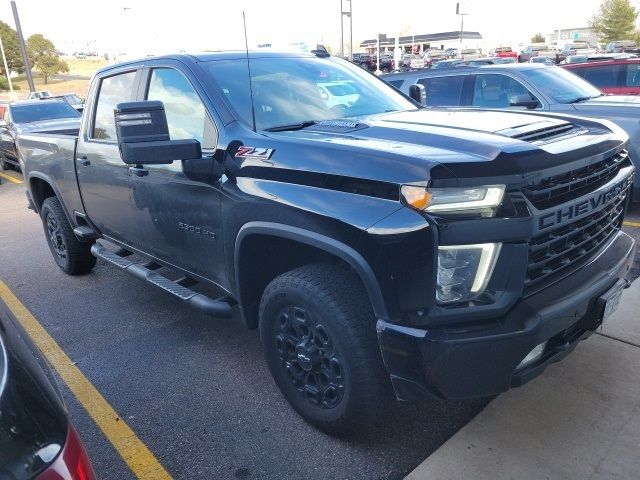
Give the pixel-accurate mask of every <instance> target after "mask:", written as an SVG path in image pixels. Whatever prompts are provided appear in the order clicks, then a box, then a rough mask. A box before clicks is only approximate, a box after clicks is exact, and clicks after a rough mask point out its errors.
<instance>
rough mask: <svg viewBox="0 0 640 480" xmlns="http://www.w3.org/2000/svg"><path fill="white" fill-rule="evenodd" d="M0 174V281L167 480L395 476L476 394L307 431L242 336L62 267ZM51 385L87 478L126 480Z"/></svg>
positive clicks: (448, 428) (252, 334)
mask: <svg viewBox="0 0 640 480" xmlns="http://www.w3.org/2000/svg"><path fill="white" fill-rule="evenodd" d="M6 175H9V176H11V177H12V178H15V179H17V180H18V181H19V180H20V179H21V176H20V175H19V174H18V173H16V172H13V171H10V172H7V174H6ZM0 180H2V184H1V185H0V205H2V208H1V209H0V279H1V280H2V281H4V283H6V285H7V286H8V287H9V288H10V289H11V291H12V292H13V293H14V294H15V295H16V296H17V297H18V298H19V300H20V301H21V302H22V303H23V304H24V305H25V306H26V307H27V308H28V309H29V310H30V312H31V313H32V314H33V315H34V316H35V318H36V319H37V320H38V322H39V323H40V324H41V325H42V326H43V327H44V328H45V329H46V330H47V331H48V332H49V334H50V335H51V336H52V337H53V338H54V339H55V340H56V341H57V343H58V344H59V345H60V347H61V348H62V349H63V350H64V351H65V352H66V354H67V355H68V356H69V357H70V358H71V359H72V360H73V362H75V363H76V364H77V366H78V367H79V368H80V370H81V371H82V373H83V374H84V375H85V376H86V377H87V378H88V379H89V380H90V381H91V383H92V384H93V385H94V386H95V387H96V388H97V390H98V391H99V392H100V393H101V394H102V395H103V396H104V398H105V399H106V401H107V402H109V404H110V405H111V406H112V407H113V408H114V409H115V410H116V412H118V414H119V415H120V418H121V419H122V420H123V421H125V422H126V423H127V424H128V425H129V426H130V427H131V429H132V430H133V431H134V432H135V433H136V435H137V436H138V437H139V438H140V440H141V441H142V442H143V443H144V444H146V445H147V447H148V448H149V449H150V450H151V452H152V453H153V454H154V455H155V457H156V458H157V459H158V461H159V462H160V463H161V464H162V465H163V466H164V468H165V469H166V470H167V471H168V472H169V474H170V475H172V476H173V477H175V478H216V479H218V478H220V479H224V478H230V479H234V478H240V479H250V478H261V479H270V478H273V479H282V478H297V479H305V478H316V479H317V478H335V479H362V478H367V479H397V478H403V477H404V476H405V475H406V474H407V473H409V472H410V471H411V470H412V469H414V468H415V467H416V466H417V465H418V464H420V463H421V462H422V461H423V460H424V459H425V458H426V457H427V456H428V455H429V454H430V453H431V452H433V451H434V450H436V449H437V448H438V447H439V446H440V445H441V444H442V443H444V442H445V441H446V440H447V439H448V438H449V437H450V436H451V435H453V434H454V433H455V432H456V431H457V430H458V429H459V428H461V427H462V426H463V425H465V424H466V423H467V422H468V421H469V420H470V419H471V418H473V416H475V415H476V414H477V413H478V412H479V411H480V410H481V409H482V408H483V407H484V405H485V404H486V403H487V402H486V401H475V402H467V403H444V402H443V403H430V404H424V405H417V406H416V405H407V406H399V405H398V407H397V408H396V409H395V410H394V411H391V412H389V414H388V415H386V416H385V417H384V418H381V419H380V423H379V425H377V426H376V427H375V428H374V429H373V430H372V431H371V432H368V433H366V434H363V435H362V436H361V437H359V438H356V439H351V440H348V441H346V440H337V439H334V438H331V437H328V436H326V435H324V434H321V433H319V432H317V431H316V430H314V429H313V428H311V427H309V426H308V425H307V424H306V423H304V421H302V420H301V419H300V417H299V416H298V415H297V414H296V413H295V412H294V411H293V410H292V409H291V408H290V407H289V404H288V403H287V402H286V401H285V400H284V398H283V397H282V396H281V394H280V392H279V390H278V389H277V387H276V386H275V384H274V383H273V381H272V379H271V376H270V374H269V372H268V370H267V368H266V365H265V363H264V362H263V357H262V352H261V347H260V341H259V337H258V333H257V332H256V331H247V330H246V329H245V328H244V326H243V325H241V323H240V321H239V319H233V320H221V319H212V318H209V317H206V316H203V315H201V314H199V313H197V312H194V311H193V310H191V309H189V308H186V307H185V306H184V305H182V304H181V303H180V302H179V301H178V300H174V299H173V298H172V297H171V296H169V295H167V294H165V293H163V292H161V291H160V290H158V289H156V288H154V287H152V286H148V285H145V284H144V283H143V282H140V281H139V280H136V279H134V278H131V277H129V276H128V275H126V274H124V273H121V272H119V271H116V270H115V269H114V268H112V267H110V266H108V265H105V264H104V263H101V262H98V265H97V266H96V268H95V269H94V270H93V272H92V273H91V274H89V275H85V276H81V277H70V276H67V275H65V274H63V273H62V272H61V271H60V270H59V269H58V267H57V266H56V264H55V263H54V261H53V259H52V258H51V254H50V252H49V250H48V248H47V245H46V242H45V238H44V235H43V232H42V226H41V223H40V221H39V218H38V216H37V215H35V214H34V213H33V212H32V211H31V210H27V208H26V199H25V196H24V185H23V184H20V183H12V182H9V181H7V180H6V179H5V178H1V179H0ZM61 383H62V382H61ZM62 390H63V393H64V396H65V400H66V402H67V405H68V408H69V412H70V416H71V418H72V421H73V422H74V424H75V426H76V428H77V429H78V431H79V432H80V435H81V437H82V439H83V441H84V443H85V445H86V446H87V449H88V453H89V456H90V457H91V460H92V462H93V466H94V468H95V470H96V474H97V475H98V478H104V479H107V478H109V479H115V478H117V479H123V480H124V479H127V478H135V477H134V476H133V474H132V473H131V471H130V470H129V469H128V467H127V465H126V464H125V463H124V462H123V460H122V459H121V458H120V456H119V455H118V454H117V452H116V450H115V449H114V448H113V446H112V445H111V444H110V443H109V441H108V440H107V438H106V437H105V436H104V435H103V434H102V432H101V431H100V430H99V429H98V427H97V426H96V424H95V423H94V422H93V420H92V419H91V418H90V417H89V416H88V415H87V413H86V411H85V410H84V408H82V406H81V405H80V403H79V402H78V400H77V399H76V398H75V397H74V395H73V394H72V393H71V392H70V390H69V389H68V388H66V387H65V386H64V384H63V385H62Z"/></svg>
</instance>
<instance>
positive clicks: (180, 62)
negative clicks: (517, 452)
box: [19, 52, 635, 434]
mask: <svg viewBox="0 0 640 480" xmlns="http://www.w3.org/2000/svg"><path fill="white" fill-rule="evenodd" d="M249 72H250V74H249ZM329 82H332V83H335V84H345V85H349V91H350V92H351V94H350V95H348V96H347V97H348V98H344V101H343V102H342V103H336V99H340V98H342V97H332V98H327V96H326V95H322V90H321V89H320V88H319V87H318V85H319V84H323V85H324V84H327V83H329ZM416 92H417V93H416ZM421 93H422V92H421V91H420V87H418V86H416V88H415V89H413V90H412V97H415V98H416V99H420V98H421ZM329 101H331V103H329ZM626 146H627V136H626V134H625V133H624V132H623V131H622V130H620V129H619V128H618V127H617V126H615V125H614V124H613V123H611V122H607V121H601V122H600V121H594V120H589V119H578V118H572V117H566V116H559V115H550V114H548V115H540V114H534V113H514V112H496V111H464V110H447V109H432V108H424V107H421V106H420V104H419V103H418V102H417V101H414V100H412V98H409V97H408V96H405V95H404V94H402V93H400V92H398V91H397V90H395V89H394V88H392V87H391V86H389V85H387V84H386V83H384V82H383V81H381V80H379V79H377V78H376V77H375V76H373V75H371V74H369V73H368V72H366V71H365V70H363V69H361V68H358V67H357V66H354V65H353V64H350V63H349V62H346V61H344V60H341V59H335V58H327V57H325V56H324V54H319V56H314V55H298V54H277V53H275V52H256V53H250V54H249V55H248V57H247V56H245V54H244V53H229V52H227V53H207V54H203V55H199V56H190V55H178V56H167V57H161V58H146V59H144V60H140V61H137V62H131V63H125V64H121V65H117V66H112V67H108V68H106V69H103V70H101V71H99V72H98V73H97V74H96V76H95V78H94V79H93V82H92V84H91V87H90V91H89V96H88V98H87V103H86V108H85V110H84V113H83V119H82V126H81V128H80V131H79V132H78V135H77V136H71V135H68V136H65V135H47V134H30V135H29V134H27V135H23V136H21V137H20V139H19V152H20V155H21V157H22V160H23V162H24V166H25V179H26V184H27V186H28V196H29V200H30V202H31V204H32V207H33V208H35V210H36V211H37V212H38V213H39V214H40V216H41V218H42V222H43V225H44V231H45V235H46V238H47V241H48V242H49V246H50V249H51V252H52V254H53V257H54V259H55V260H56V262H57V263H58V265H59V266H60V267H61V268H62V270H63V271H65V272H66V273H69V274H83V273H87V272H88V271H90V270H91V268H92V267H93V266H94V264H95V261H96V257H98V258H100V259H102V260H105V261H107V262H110V263H111V264H113V265H114V266H115V267H116V268H119V269H122V270H124V271H125V272H128V273H130V274H132V275H134V276H135V277H138V278H140V279H142V280H144V281H147V282H150V283H152V284H154V285H156V286H158V287H160V288H162V289H164V290H166V291H167V292H168V293H170V294H173V295H175V296H177V297H178V298H180V299H182V300H183V301H184V302H186V303H187V304H190V305H191V306H193V307H195V308H198V309H200V310H202V311H204V312H207V313H209V314H211V315H215V316H220V317H232V316H233V313H234V311H235V310H236V309H237V310H238V311H239V315H240V316H241V318H242V321H243V322H244V323H245V324H246V326H247V327H248V328H252V329H253V328H259V329H260V336H261V340H262V342H263V345H264V351H265V356H266V362H267V364H268V366H269V368H270V370H271V373H272V374H273V377H274V379H275V381H276V383H277V385H278V386H279V388H280V389H281V390H282V392H283V394H284V395H285V396H286V398H287V399H288V400H289V401H290V402H291V404H292V405H293V407H294V408H295V409H296V410H297V411H298V412H299V413H300V414H301V415H302V416H303V417H304V418H305V419H306V420H308V421H309V422H311V423H312V424H314V425H316V426H317V427H319V428H321V429H323V430H325V431H327V432H331V433H335V434H341V433H345V432H348V431H350V430H352V429H353V428H354V427H358V426H362V425H366V424H367V423H368V422H374V421H375V418H376V415H377V414H378V412H379V411H380V410H381V409H382V408H383V406H384V405H387V406H388V405H389V404H388V403H387V402H385V401H383V400H384V399H385V398H386V396H387V395H388V394H389V393H391V386H393V390H394V391H395V395H396V397H397V398H398V399H400V400H404V401H409V400H415V399H419V398H424V397H428V396H429V395H432V396H436V397H440V398H450V399H463V398H470V397H479V396H488V395H493V394H497V393H499V392H503V391H505V390H508V389H509V388H511V387H515V386H519V385H521V384H523V383H525V382H527V381H528V380H530V379H531V378H533V377H535V376H536V375H538V374H539V373H540V372H542V370H544V368H545V367H546V366H547V365H549V364H550V363H552V362H555V361H558V360H560V359H561V358H563V357H564V356H565V355H567V354H568V353H569V352H570V351H571V350H572V349H573V348H574V347H575V346H576V344H577V343H578V342H579V341H580V340H582V339H585V338H586V337H588V336H589V335H590V334H591V333H592V332H593V331H594V330H595V329H597V328H598V327H599V325H600V324H601V322H602V321H603V320H604V321H606V318H607V317H608V316H609V315H610V313H611V312H612V311H613V310H614V309H615V307H616V306H617V304H618V302H619V299H620V294H621V291H622V289H623V288H624V287H625V286H627V280H626V279H625V277H626V275H627V272H628V270H629V268H630V265H631V264H632V258H633V253H634V249H635V245H634V241H633V240H632V239H631V238H630V237H629V236H627V235H626V234H624V233H623V232H621V230H620V228H621V224H622V221H623V217H624V214H625V209H626V206H627V203H628V198H627V197H628V195H627V194H628V191H629V188H630V185H631V182H632V177H633V174H634V167H633V165H632V164H631V162H630V160H629V158H628V155H627V153H626V150H625V149H626ZM215 290H217V291H219V293H218V295H217V298H215V297H216V295H214V294H212V293H211V292H212V291H215ZM230 361H231V359H230Z"/></svg>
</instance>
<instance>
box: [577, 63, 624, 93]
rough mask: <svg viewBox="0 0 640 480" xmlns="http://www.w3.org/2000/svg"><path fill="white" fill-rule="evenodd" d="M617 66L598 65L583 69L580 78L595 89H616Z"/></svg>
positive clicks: (618, 71)
mask: <svg viewBox="0 0 640 480" xmlns="http://www.w3.org/2000/svg"><path fill="white" fill-rule="evenodd" d="M619 74H620V66H619V65H598V66H590V67H587V68H583V69H582V72H580V76H581V77H582V78H584V79H585V80H586V81H587V82H589V83H591V84H592V85H595V86H596V87H600V88H603V87H617V86H618V76H619Z"/></svg>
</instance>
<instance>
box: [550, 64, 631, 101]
mask: <svg viewBox="0 0 640 480" xmlns="http://www.w3.org/2000/svg"><path fill="white" fill-rule="evenodd" d="M562 67H563V68H566V69H567V70H570V71H571V72H573V73H575V74H576V75H579V76H581V77H582V78H584V79H585V80H586V81H587V82H589V83H591V84H593V85H595V86H596V87H598V88H599V89H600V90H602V91H603V92H604V93H613V94H616V95H640V58H638V59H628V60H606V61H601V62H586V63H570V64H566V65H562Z"/></svg>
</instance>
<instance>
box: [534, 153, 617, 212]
mask: <svg viewBox="0 0 640 480" xmlns="http://www.w3.org/2000/svg"><path fill="white" fill-rule="evenodd" d="M627 159H628V154H627V152H626V151H624V150H623V151H621V152H618V153H617V154H615V155H613V156H611V157H609V158H606V159H604V160H602V161H600V162H597V163H594V164H592V165H588V166H586V167H581V168H578V169H575V170H570V171H568V172H565V173H561V174H558V175H553V176H551V177H547V178H544V179H542V180H538V181H536V182H534V183H531V184H529V185H527V186H526V187H524V188H523V189H522V191H523V193H524V195H525V196H526V197H527V198H528V199H529V201H530V202H531V203H532V204H533V205H534V206H535V207H536V208H538V209H545V208H549V207H552V206H555V205H558V204H560V203H562V202H564V201H567V200H570V199H572V198H577V197H579V196H580V195H582V194H584V193H587V192H586V191H587V190H593V189H595V188H598V187H599V186H601V185H604V184H605V183H607V182H608V181H609V180H610V179H612V178H613V177H614V176H615V175H616V174H617V173H618V170H619V169H620V167H621V166H622V164H623V163H624V162H625V161H626V160H627Z"/></svg>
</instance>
